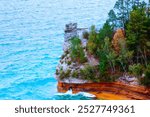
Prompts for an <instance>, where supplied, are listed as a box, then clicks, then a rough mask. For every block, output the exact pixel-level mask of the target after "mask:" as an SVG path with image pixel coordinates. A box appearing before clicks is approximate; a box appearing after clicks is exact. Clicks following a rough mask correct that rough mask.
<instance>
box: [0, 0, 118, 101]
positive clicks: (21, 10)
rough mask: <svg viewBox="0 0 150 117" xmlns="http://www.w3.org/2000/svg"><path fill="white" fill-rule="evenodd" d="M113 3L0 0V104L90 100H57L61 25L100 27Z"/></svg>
mask: <svg viewBox="0 0 150 117" xmlns="http://www.w3.org/2000/svg"><path fill="white" fill-rule="evenodd" d="M115 1H116V0H0V99H36V100H39V99H40V100H41V99H42V100H45V99H89V97H88V96H86V95H84V94H82V93H81V94H77V95H71V94H67V96H66V94H64V95H57V88H56V85H57V81H56V80H55V78H54V73H55V68H56V66H57V63H58V62H59V57H60V56H61V54H62V52H63V51H62V44H63V35H64V26H65V24H66V23H68V22H77V23H78V25H79V27H87V28H89V27H90V26H91V25H92V24H95V25H96V26H97V27H101V26H102V24H103V23H104V22H105V20H106V19H107V13H108V12H109V10H110V9H111V8H113V6H114V3H115Z"/></svg>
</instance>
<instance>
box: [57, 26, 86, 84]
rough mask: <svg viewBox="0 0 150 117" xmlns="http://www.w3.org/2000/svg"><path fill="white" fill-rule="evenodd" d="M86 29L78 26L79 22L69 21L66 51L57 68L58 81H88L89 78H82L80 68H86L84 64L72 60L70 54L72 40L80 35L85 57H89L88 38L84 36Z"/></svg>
mask: <svg viewBox="0 0 150 117" xmlns="http://www.w3.org/2000/svg"><path fill="white" fill-rule="evenodd" d="M85 30H86V29H85V28H84V29H82V28H77V23H69V24H67V25H66V27H65V35H64V45H63V50H64V53H63V55H62V57H61V60H60V62H59V64H58V66H57V68H56V78H57V80H58V81H62V82H65V83H69V82H70V83H73V82H74V83H80V82H81V83H86V82H88V81H87V80H83V79H81V78H80V75H79V73H80V70H81V69H84V65H83V64H79V63H77V62H75V61H72V60H71V56H70V40H71V39H72V38H73V37H78V38H79V39H80V40H81V45H82V47H83V48H84V52H85V57H86V58H87V52H86V49H85V47H86V45H87V39H84V38H83V37H82V33H83V32H84V31H85Z"/></svg>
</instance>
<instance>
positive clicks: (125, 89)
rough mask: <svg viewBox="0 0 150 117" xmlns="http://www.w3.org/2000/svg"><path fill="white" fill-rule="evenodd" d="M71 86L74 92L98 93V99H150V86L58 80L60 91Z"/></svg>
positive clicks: (64, 90)
mask: <svg viewBox="0 0 150 117" xmlns="http://www.w3.org/2000/svg"><path fill="white" fill-rule="evenodd" d="M70 88H71V89H72V92H73V93H77V92H82V91H84V92H89V93H92V94H94V95H96V97H97V98H98V99H112V100H114V99H121V100H122V99H136V100H147V99H150V88H148V87H147V88H146V87H143V86H135V85H128V84H124V83H122V82H112V83H104V82H102V83H84V84H76V83H63V82H58V91H59V92H66V91H68V90H69V89H70Z"/></svg>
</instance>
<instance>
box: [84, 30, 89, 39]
mask: <svg viewBox="0 0 150 117" xmlns="http://www.w3.org/2000/svg"><path fill="white" fill-rule="evenodd" d="M83 38H84V39H89V33H88V32H87V31H85V32H83Z"/></svg>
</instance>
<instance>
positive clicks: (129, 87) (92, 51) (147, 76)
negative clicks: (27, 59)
mask: <svg viewBox="0 0 150 117" xmlns="http://www.w3.org/2000/svg"><path fill="white" fill-rule="evenodd" d="M117 4H118V3H117ZM145 4H146V3H145ZM145 4H144V3H142V2H141V3H140V5H139V4H134V3H133V4H131V5H132V8H131V9H130V11H128V16H127V17H125V19H123V18H124V17H123V18H120V16H117V13H115V11H114V10H111V11H110V12H109V18H108V20H107V21H106V22H105V24H104V25H103V27H102V28H101V29H100V30H97V29H96V27H95V26H91V28H90V29H88V28H78V26H77V23H69V24H66V27H65V31H64V32H65V34H64V44H63V51H64V52H63V55H62V56H61V58H60V62H59V64H58V66H57V68H56V74H55V75H56V78H57V80H58V92H66V91H68V90H69V89H72V91H73V93H77V92H80V91H82V92H88V93H91V94H94V95H95V96H96V97H97V99H113V100H114V99H116V100H118V99H121V100H122V99H138V100H139V99H140V100H146V99H150V33H149V31H150V28H149V27H150V15H149V14H150V10H149V7H147V6H146V5H145ZM114 8H118V7H114ZM126 10H127V9H126ZM122 15H124V14H123V13H122ZM119 18H120V20H118V19H119ZM141 19H142V20H141ZM143 20H144V21H143Z"/></svg>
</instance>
